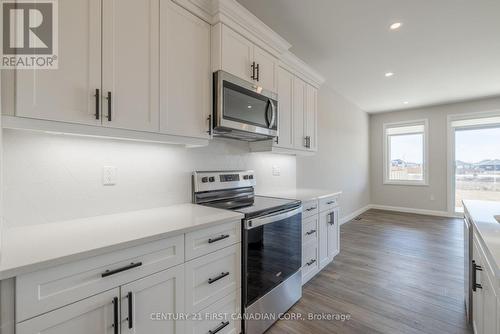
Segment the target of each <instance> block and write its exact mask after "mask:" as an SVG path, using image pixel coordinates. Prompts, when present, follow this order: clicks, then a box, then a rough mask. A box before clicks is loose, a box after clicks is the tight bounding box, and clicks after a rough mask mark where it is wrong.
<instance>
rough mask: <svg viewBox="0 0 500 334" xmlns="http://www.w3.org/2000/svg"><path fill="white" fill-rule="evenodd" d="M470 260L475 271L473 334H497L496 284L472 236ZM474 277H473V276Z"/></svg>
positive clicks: (479, 247)
mask: <svg viewBox="0 0 500 334" xmlns="http://www.w3.org/2000/svg"><path fill="white" fill-rule="evenodd" d="M472 260H473V261H474V262H473V263H474V265H473V266H472V270H475V282H473V284H474V283H475V284H476V289H475V291H474V290H473V292H472V326H473V329H474V333H475V334H498V330H499V329H500V327H499V326H498V321H499V319H500V317H499V316H498V309H497V308H498V302H499V299H498V293H497V289H498V283H497V280H496V279H495V278H494V277H495V276H494V274H493V272H491V271H490V266H489V263H488V261H487V259H486V256H485V254H484V252H483V251H482V248H481V246H480V245H479V242H478V240H477V236H476V235H475V236H474V242H473V248H472ZM473 276H474V275H473Z"/></svg>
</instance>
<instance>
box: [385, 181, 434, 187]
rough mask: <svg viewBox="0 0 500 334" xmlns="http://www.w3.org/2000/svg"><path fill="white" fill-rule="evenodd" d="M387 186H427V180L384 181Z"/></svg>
mask: <svg viewBox="0 0 500 334" xmlns="http://www.w3.org/2000/svg"><path fill="white" fill-rule="evenodd" d="M384 185H387V186H415V187H428V186H429V182H426V181H416V182H412V181H384Z"/></svg>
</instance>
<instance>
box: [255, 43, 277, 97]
mask: <svg viewBox="0 0 500 334" xmlns="http://www.w3.org/2000/svg"><path fill="white" fill-rule="evenodd" d="M253 52H254V53H253V59H254V61H255V65H254V66H255V76H254V78H255V81H257V85H259V86H261V87H262V88H264V89H266V90H269V91H271V92H276V81H277V80H276V78H277V73H278V60H277V59H276V57H274V56H273V55H271V54H270V53H269V52H266V51H264V50H263V49H261V48H259V47H258V46H255V47H254V49H253Z"/></svg>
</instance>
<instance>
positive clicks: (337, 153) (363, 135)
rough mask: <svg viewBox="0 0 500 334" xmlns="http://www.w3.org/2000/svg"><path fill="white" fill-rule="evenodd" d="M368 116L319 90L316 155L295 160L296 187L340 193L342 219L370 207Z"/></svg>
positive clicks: (342, 99)
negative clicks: (339, 191)
mask: <svg viewBox="0 0 500 334" xmlns="http://www.w3.org/2000/svg"><path fill="white" fill-rule="evenodd" d="M368 131H369V116H368V114H367V113H365V112H364V111H362V110H361V109H359V108H358V107H357V106H355V105H354V104H352V103H351V102H349V101H348V100H346V99H345V98H344V97H342V96H341V95H339V94H337V93H336V92H335V91H333V90H332V89H330V88H329V87H328V86H327V85H324V86H322V88H321V89H320V91H319V96H318V132H319V138H318V153H317V154H316V155H314V156H310V157H299V158H297V184H298V186H299V187H305V188H319V189H332V190H342V191H343V194H342V197H341V201H342V204H341V207H342V212H341V216H342V217H346V216H348V215H350V214H351V213H353V212H355V211H357V210H359V209H361V208H364V207H365V206H367V205H368V204H370V181H369V142H368V138H369V137H368Z"/></svg>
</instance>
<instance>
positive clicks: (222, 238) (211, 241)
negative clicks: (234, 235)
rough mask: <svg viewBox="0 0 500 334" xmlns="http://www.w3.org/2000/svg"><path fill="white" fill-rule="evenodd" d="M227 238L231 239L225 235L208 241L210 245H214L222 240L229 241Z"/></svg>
mask: <svg viewBox="0 0 500 334" xmlns="http://www.w3.org/2000/svg"><path fill="white" fill-rule="evenodd" d="M227 238H229V234H223V235H221V236H220V237H217V238H213V239H212V238H210V239H208V243H209V244H213V243H214V242H217V241H221V240H224V239H227Z"/></svg>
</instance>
